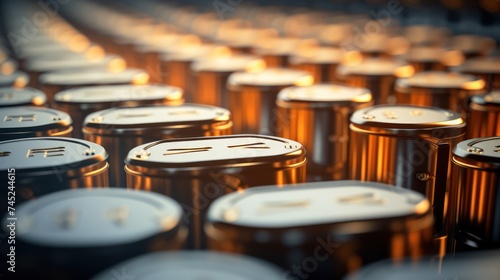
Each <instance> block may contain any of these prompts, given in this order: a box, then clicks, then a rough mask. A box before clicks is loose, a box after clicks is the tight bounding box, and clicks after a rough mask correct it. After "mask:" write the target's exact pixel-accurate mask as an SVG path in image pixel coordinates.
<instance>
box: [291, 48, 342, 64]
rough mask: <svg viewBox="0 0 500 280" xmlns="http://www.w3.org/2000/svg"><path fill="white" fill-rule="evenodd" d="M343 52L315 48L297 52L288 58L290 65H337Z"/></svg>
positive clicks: (338, 49) (337, 49)
mask: <svg viewBox="0 0 500 280" xmlns="http://www.w3.org/2000/svg"><path fill="white" fill-rule="evenodd" d="M343 57H344V52H343V51H342V49H340V48H335V47H319V46H318V47H316V48H310V49H305V50H299V51H297V52H295V53H293V55H292V56H291V57H290V58H289V62H290V64H303V63H314V64H338V63H340V62H341V61H342V58H343Z"/></svg>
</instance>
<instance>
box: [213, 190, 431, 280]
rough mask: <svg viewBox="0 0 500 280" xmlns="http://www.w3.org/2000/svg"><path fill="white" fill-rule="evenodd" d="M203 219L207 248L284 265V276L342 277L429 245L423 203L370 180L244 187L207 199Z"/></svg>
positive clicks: (415, 254) (416, 255)
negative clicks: (209, 200)
mask: <svg viewBox="0 0 500 280" xmlns="http://www.w3.org/2000/svg"><path fill="white" fill-rule="evenodd" d="M389 201H390V202H389ZM340 209H342V210H340ZM403 209H404V210H403ZM383 210H386V211H387V212H385V214H383V213H384V211H383ZM389 213H390V214H389ZM207 220H208V221H207V223H206V225H205V232H206V233H207V236H208V248H209V249H210V250H216V251H224V252H232V253H238V254H245V255H250V256H254V257H258V258H261V259H264V260H267V261H269V262H272V263H274V264H276V265H279V266H281V267H282V268H283V269H285V270H286V273H285V274H284V275H283V278H284V279H294V278H298V279H318V280H323V279H342V277H344V276H345V275H346V274H348V273H350V272H352V271H355V270H357V269H359V268H360V267H362V266H365V265H368V264H370V263H373V262H376V261H379V260H382V259H392V261H394V262H402V261H403V260H404V259H405V258H407V259H409V260H410V261H412V262H416V261H418V260H419V259H420V258H422V257H423V256H425V255H427V254H429V253H430V252H431V251H432V229H433V217H432V211H431V207H430V204H429V201H428V200H427V199H425V197H424V196H423V195H421V194H419V193H416V192H414V191H411V190H406V189H401V188H395V187H393V186H388V185H385V184H379V183H373V182H360V181H327V182H316V183H306V184H299V185H285V186H284V187H278V186H266V187H259V188H252V189H247V190H244V191H241V192H238V193H231V194H227V195H225V196H222V197H221V198H219V199H217V200H216V201H214V203H213V204H212V206H210V209H209V212H208V215H207Z"/></svg>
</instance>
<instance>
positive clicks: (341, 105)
mask: <svg viewBox="0 0 500 280" xmlns="http://www.w3.org/2000/svg"><path fill="white" fill-rule="evenodd" d="M276 104H277V106H278V112H279V115H278V129H277V131H276V132H277V135H278V136H280V137H284V138H288V139H293V140H295V141H297V142H299V143H301V144H302V145H304V147H305V148H306V150H307V151H308V156H307V158H308V163H307V164H308V166H307V173H308V181H323V180H342V179H346V178H347V170H348V165H347V158H348V153H349V151H348V150H349V149H348V147H349V119H350V117H351V115H352V113H353V112H354V111H356V110H358V109H361V108H363V107H367V106H370V105H373V101H372V95H371V93H370V91H369V90H368V89H363V88H355V87H349V86H343V85H338V84H315V85H311V86H305V87H288V88H285V89H283V90H282V91H281V92H280V93H279V95H278V98H277V100H276Z"/></svg>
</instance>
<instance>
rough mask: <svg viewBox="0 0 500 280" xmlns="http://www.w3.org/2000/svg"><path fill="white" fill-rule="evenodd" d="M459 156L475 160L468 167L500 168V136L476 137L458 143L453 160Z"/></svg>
mask: <svg viewBox="0 0 500 280" xmlns="http://www.w3.org/2000/svg"><path fill="white" fill-rule="evenodd" d="M457 157H459V158H462V159H465V160H468V162H469V161H473V162H474V163H475V164H470V163H469V164H467V167H471V166H476V167H478V168H482V167H484V168H492V169H495V170H500V137H488V138H474V139H468V140H465V141H462V142H460V143H458V145H457V146H455V148H454V149H453V160H454V161H455V162H456V161H457V160H458V161H460V159H457Z"/></svg>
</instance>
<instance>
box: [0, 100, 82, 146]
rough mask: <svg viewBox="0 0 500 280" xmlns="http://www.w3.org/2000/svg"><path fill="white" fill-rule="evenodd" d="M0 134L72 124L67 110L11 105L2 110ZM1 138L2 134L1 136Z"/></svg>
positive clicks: (49, 128) (56, 128) (56, 127)
mask: <svg viewBox="0 0 500 280" xmlns="http://www.w3.org/2000/svg"><path fill="white" fill-rule="evenodd" d="M0 117H1V120H2V121H1V122H0V135H2V134H5V133H23V132H37V131H48V130H64V129H67V128H69V127H70V126H71V124H72V120H71V117H70V116H69V115H68V114H66V113H65V112H61V111H58V110H54V109H48V108H41V107H29V106H19V107H9V108H3V109H2V111H1V112H0ZM0 138H1V136H0Z"/></svg>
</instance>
